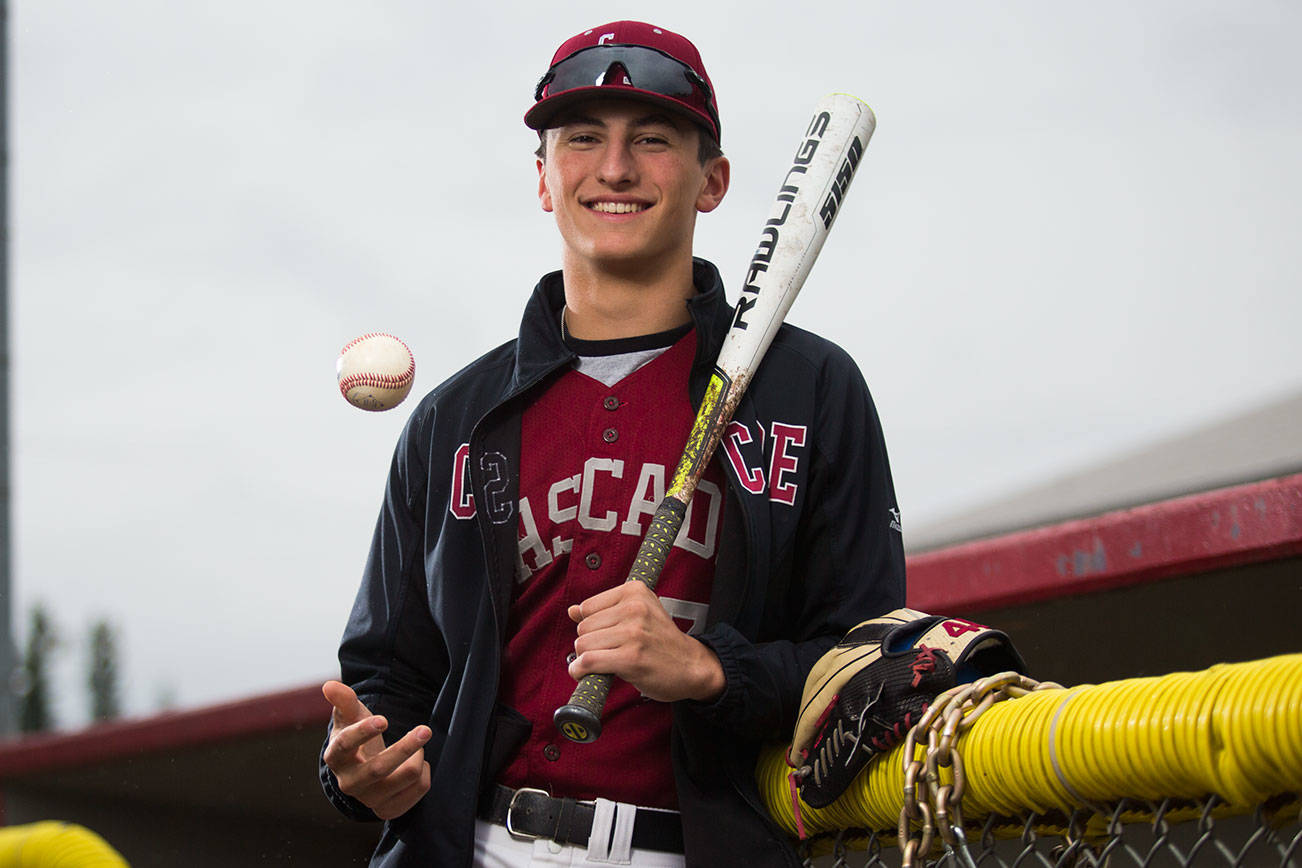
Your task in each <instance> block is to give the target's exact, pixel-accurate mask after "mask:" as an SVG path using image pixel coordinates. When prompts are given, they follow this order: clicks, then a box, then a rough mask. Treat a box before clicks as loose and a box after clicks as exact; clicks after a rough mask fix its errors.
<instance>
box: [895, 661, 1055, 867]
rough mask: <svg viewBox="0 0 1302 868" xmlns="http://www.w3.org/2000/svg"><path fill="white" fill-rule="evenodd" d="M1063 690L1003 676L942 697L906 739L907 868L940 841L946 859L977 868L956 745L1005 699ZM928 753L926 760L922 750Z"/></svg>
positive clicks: (903, 829)
mask: <svg viewBox="0 0 1302 868" xmlns="http://www.w3.org/2000/svg"><path fill="white" fill-rule="evenodd" d="M1047 688H1059V689H1060V688H1061V686H1060V685H1058V684H1055V683H1053V682H1051V681H1045V682H1040V681H1036V680H1035V679H1033V678H1027V677H1026V676H1025V675H1021V674H1019V673H1017V672H1001V673H999V674H998V675H991V676H989V677H987V678H982V679H979V680H977V681H973V682H971V683H970V684H960V685H958V686H957V687H952V688H950V689H949V690H946V691H945V692H944V693H942V694H940V695H939V696H937V697H936V699H935V700H934V701H933V702H932V703H931V705H930V706H929V707H928V708H927V710H926V712H924V713H923V715H922V718H921V719H920V720H919V721H918V722H917V724H916V725H915V726H914V727H913V728H912V729H910V730H909V733H908V735H907V736H906V737H905V739H904V752H903V754H904V757H903V763H904V807H903V809H902V810H901V811H900V823H899V843H900V850H901V852H902V853H903V855H904V861H903V868H914V866H915V865H918V864H919V863H920V862H921V861H922V860H925V859H926V858H927V855H928V854H929V853H930V852H931V848H932V845H933V844H934V843H935V841H936V838H937V836H939V838H940V841H941V845H942V846H943V848H944V850H945V854H946V855H947V856H949V857H950V858H951V861H952V862H953V863H954V864H957V865H958V866H959V868H976V862H975V861H974V860H973V859H972V855H971V853H970V852H969V851H968V843H967V836H966V834H965V833H964V831H963V810H962V801H963V790H964V788H965V786H966V783H967V777H966V776H965V774H964V771H963V758H962V756H960V755H959V752H958V749H957V747H956V745H955V743H956V742H957V741H958V737H959V736H960V735H962V734H963V733H965V732H967V731H968V729H970V728H971V726H972V724H973V723H975V722H976V720H977V718H979V717H980V716H981V715H982V714H984V713H985V711H986V709H988V708H989V707H990V706H992V705H994V704H995V703H996V702H999V701H1001V700H1004V699H1012V698H1015V697H1018V696H1025V695H1026V694H1028V693H1030V692H1031V691H1033V690H1043V689H1047ZM924 739H925V743H926V745H927V749H926V751H925V752H924V754H923V756H922V757H921V758H919V757H918V747H919V745H921V744H922V743H923V742H924ZM943 768H945V769H951V770H952V773H951V776H950V777H951V782H950V783H942V782H941V772H940V770H941V769H943Z"/></svg>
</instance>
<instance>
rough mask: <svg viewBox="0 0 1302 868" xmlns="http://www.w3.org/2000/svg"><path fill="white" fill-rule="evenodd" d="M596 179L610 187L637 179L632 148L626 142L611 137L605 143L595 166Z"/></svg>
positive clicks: (626, 183)
mask: <svg viewBox="0 0 1302 868" xmlns="http://www.w3.org/2000/svg"><path fill="white" fill-rule="evenodd" d="M597 179H598V180H599V181H601V182H602V183H603V184H606V185H608V186H611V187H622V186H627V185H629V184H632V183H633V182H634V181H635V180H636V179H637V167H636V164H635V162H634V160H633V150H632V148H631V147H630V145H629V143H628V142H626V141H625V140H623V139H621V138H617V137H612V138H611V139H610V140H609V141H608V142H607V143H606V147H605V150H604V151H603V152H602V155H601V163H600V165H598V167H597Z"/></svg>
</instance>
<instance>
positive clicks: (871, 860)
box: [802, 796, 1302, 868]
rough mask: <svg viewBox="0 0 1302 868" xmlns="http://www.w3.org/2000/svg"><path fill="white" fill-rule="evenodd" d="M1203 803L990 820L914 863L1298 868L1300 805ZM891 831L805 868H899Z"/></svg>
mask: <svg viewBox="0 0 1302 868" xmlns="http://www.w3.org/2000/svg"><path fill="white" fill-rule="evenodd" d="M1223 809H1224V805H1223V804H1222V803H1221V801H1220V800H1219V799H1218V798H1217V797H1215V796H1211V797H1209V798H1208V799H1206V800H1205V801H1203V802H1201V803H1191V802H1177V801H1174V800H1165V801H1162V802H1160V803H1157V804H1153V803H1148V802H1140V801H1134V800H1122V801H1120V802H1117V803H1116V804H1115V805H1114V806H1113V808H1112V810H1111V812H1110V814H1108V815H1106V816H1104V815H1101V814H1098V813H1095V812H1092V811H1084V810H1082V811H1078V812H1076V813H1075V814H1072V815H1071V816H1070V817H1067V816H1063V815H1058V816H1056V817H1055V816H1051V815H1035V814H1033V815H1028V816H1027V817H1025V818H1024V819H1022V820H1020V821H1018V820H1011V819H1009V818H1006V817H995V816H991V817H989V818H987V820H986V821H985V823H984V825H982V826H981V827H980V828H971V827H969V828H968V829H967V832H966V834H965V835H963V836H955V837H954V842H953V843H948V842H945V841H944V840H943V839H940V838H937V843H936V845H935V846H933V847H932V848H931V849H930V851H929V852H928V853H927V854H926V855H925V856H923V857H922V858H919V859H916V860H915V862H914V864H922V865H925V866H927V868H1192V866H1197V868H1302V820H1300V819H1299V802H1298V800H1297V798H1296V797H1281V798H1278V799H1274V800H1271V801H1269V802H1267V803H1265V804H1263V805H1261V806H1259V807H1258V808H1257V809H1256V810H1255V811H1254V812H1253V813H1252V814H1250V815H1238V816H1226V815H1225V814H1224V813H1223ZM897 840H898V839H897V837H896V835H895V834H894V833H886V832H878V833H873V832H865V831H863V830H843V831H841V832H838V833H835V834H834V835H824V836H820V837H819V838H816V839H813V840H811V841H807V842H805V844H804V845H803V850H802V855H803V856H804V859H805V865H806V868H900V866H901V865H903V864H904V861H905V854H904V853H903V852H901V850H900V849H899V847H898V846H897Z"/></svg>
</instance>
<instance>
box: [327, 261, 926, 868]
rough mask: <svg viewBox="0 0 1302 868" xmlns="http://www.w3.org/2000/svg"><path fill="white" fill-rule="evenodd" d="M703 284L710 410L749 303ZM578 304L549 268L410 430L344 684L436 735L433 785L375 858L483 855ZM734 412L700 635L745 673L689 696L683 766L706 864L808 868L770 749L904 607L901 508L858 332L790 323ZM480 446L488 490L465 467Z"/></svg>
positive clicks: (701, 378)
mask: <svg viewBox="0 0 1302 868" xmlns="http://www.w3.org/2000/svg"><path fill="white" fill-rule="evenodd" d="M694 280H695V282H696V286H697V289H698V294H697V295H696V296H695V297H694V298H692V299H691V300H690V301H688V302H687V305H688V308H689V310H690V312H691V316H692V319H693V321H694V323H695V327H696V329H697V335H698V340H697V357H696V359H695V362H694V365H693V370H692V377H691V384H690V389H691V393H692V394H691V397H692V400H693V404H695V405H699V402H700V399H701V395H702V394H703V393H704V389H705V384H706V382H707V380H708V378H709V374H710V371H711V370H712V367H713V361H714V358H715V356H716V355H717V354H718V350H719V347H720V345H721V344H722V342H723V338H724V335H725V334H726V332H727V329H728V325H729V323H730V321H731V317H732V310H731V308H730V307H729V305H728V303H727V301H726V299H725V298H724V292H723V285H722V282H721V281H720V279H719V275H718V272H717V271H716V270H715V268H714V266H713V265H710V264H709V263H707V262H704V261H703V260H696V261H695V265H694ZM563 304H564V290H563V286H562V281H561V275H560V273H559V272H556V273H553V274H549V275H547V276H546V277H544V278H543V279H542V280H541V281H540V282H539V283H538V286H537V287H536V288H535V290H534V293H533V296H532V297H531V299H530V301H529V303H528V305H527V307H526V310H525V314H524V319H523V321H522V323H521V326H520V334H519V337H518V338H517V339H516V340H514V341H511V342H509V343H507V344H504V345H503V346H501V347H498V348H497V349H495V350H493V351H492V352H490V353H488V354H487V355H485V356H483V357H482V358H480V359H478V360H477V361H475V362H473V363H472V364H470V365H469V366H468V367H466V368H465V369H463V370H462V371H460V372H459V373H457V374H455V375H454V376H453V377H451V378H450V379H449V380H447V381H446V382H445V383H443V384H442V385H440V386H439V387H438V388H436V389H434V390H433V391H432V392H430V393H429V394H428V395H427V396H426V397H425V398H424V400H422V401H421V402H420V404H419V405H418V406H417V407H416V409H415V411H414V412H413V413H412V415H411V418H410V420H409V421H408V423H407V426H406V428H405V430H404V432H403V434H402V437H401V439H400V440H399V442H398V446H397V449H396V452H395V454H394V458H393V464H392V467H391V470H390V473H389V481H388V486H387V490H386V493H385V499H384V505H383V508H382V510H381V513H380V518H379V522H378V523H377V525H376V528H375V536H374V540H373V543H372V547H371V553H370V557H369V559H368V561H367V564H366V569H365V573H364V576H363V579H362V585H361V588H360V590H359V591H358V595H357V600H356V602H355V603H354V606H353V610H352V614H351V616H350V617H349V620H348V625H347V628H346V630H345V632H344V636H343V641H342V643H341V645H340V649H339V661H340V666H341V670H342V672H341V677H342V679H343V681H344V682H345V683H347V684H349V685H351V686H352V687H353V689H354V690H356V691H357V695H358V697H359V698H360V699H361V701H362V702H363V703H365V704H366V706H367V707H368V708H369V709H370V710H371V711H372V712H374V713H376V714H382V715H384V716H386V717H387V718H388V719H389V721H390V725H389V729H388V731H387V732H386V733H385V738H386V740H388V741H390V742H392V741H393V740H396V739H397V738H399V737H401V736H402V735H403V734H405V733H406V732H407V731H409V730H410V729H411V728H412V727H414V726H417V725H419V724H422V723H423V724H427V725H428V726H429V727H430V729H431V730H432V731H433V736H432V738H431V739H430V741H429V742H428V743H427V744H426V746H425V757H426V759H427V760H428V761H429V763H430V767H431V771H432V775H431V780H432V783H431V786H430V791H429V792H428V793H427V794H426V795H425V797H424V798H423V799H422V800H421V802H420V803H419V804H417V805H416V806H415V807H414V808H412V809H411V810H410V811H408V812H407V813H406V814H405V815H403V816H402V817H399V818H398V819H396V820H392V821H389V822H387V823H385V826H384V830H383V833H382V836H381V839H380V843H379V846H378V848H377V850H376V852H375V856H374V857H373V859H372V862H371V864H372V865H373V866H385V868H397V866H417V865H419V866H430V865H439V866H469V865H470V864H471V860H472V854H473V838H474V813H475V805H476V801H477V796H478V793H479V791H480V788H481V785H482V784H484V783H485V781H484V780H483V778H484V776H485V774H486V771H485V769H486V765H487V763H488V761H489V759H488V749H489V747H490V746H491V744H492V740H493V737H494V728H495V723H494V721H495V720H498V719H500V718H499V717H498V716H497V715H496V714H495V711H496V709H495V705H496V702H495V700H496V694H497V687H498V674H499V668H500V665H501V654H502V648H503V645H504V643H505V635H504V630H505V625H506V623H507V611H508V607H509V606H510V602H511V592H512V587H513V574H514V569H515V558H516V551H517V540H518V523H519V518H518V516H517V515H516V503H517V500H518V498H519V493H518V484H519V475H518V469H519V455H520V418H521V414H522V412H523V409H524V407H525V405H526V404H527V401H528V399H529V397H530V396H531V395H533V394H535V392H536V390H538V389H542V388H546V386H547V384H548V382H549V381H550V380H551V379H552V378H554V377H556V376H558V375H559V374H561V373H563V372H564V371H565V370H566V369H568V368H569V366H570V365H571V364H572V363H573V361H574V356H573V354H572V353H571V352H570V351H569V350H568V349H567V348H566V347H565V345H564V343H563V341H562V338H561V333H560V328H559V313H560V310H561V307H562V305H563ZM733 419H734V427H733V429H731V430H734V431H737V432H738V434H737V436H735V437H734V438H732V441H731V442H732V446H733V450H732V452H733V457H732V458H731V459H730V458H729V457H728V455H727V454H726V452H727V450H725V448H723V447H722V446H721V447H720V448H719V450H718V453H717V454H716V456H715V459H714V460H715V461H718V462H720V463H721V464H722V466H723V467H724V471H725V475H726V477H727V481H728V495H727V502H726V505H725V507H724V511H723V512H724V525H723V528H722V530H721V532H720V543H719V550H718V555H717V566H716V570H715V577H714V583H713V587H712V591H711V600H710V609H709V616H708V619H709V620H708V626H707V628H706V629H705V631H704V633H702V634H701V635H700V636H698V638H699V639H700V640H701V641H703V642H705V643H706V644H708V645H709V646H710V648H711V649H712V650H713V651H714V652H715V653H716V654H717V655H718V657H719V661H720V663H721V664H722V666H723V671H724V674H725V676H726V678H727V686H726V687H725V689H724V692H723V694H722V695H721V696H720V697H719V698H718V699H717V700H716V701H714V702H712V703H699V702H693V701H682V702H677V703H674V708H673V721H674V733H673V740H672V753H673V761H674V773H675V780H676V783H677V787H678V796H679V804H680V807H681V809H682V812H683V826H684V839H685V842H686V848H687V861H688V864H689V865H702V866H707V865H708V866H718V865H743V864H744V865H747V866H751V868H758V866H766V865H775V866H776V865H781V866H792V868H794V866H797V865H798V864H799V861H798V860H797V859H796V856H795V854H794V851H793V849H792V848H791V846H790V845H789V843H788V842H787V840H786V839H785V837H784V836H783V834H782V832H781V831H780V830H779V829H778V828H777V827H776V826H775V825H774V824H773V823H772V821H771V820H770V819H769V818H768V816H767V814H765V813H764V810H763V807H762V805H761V802H760V799H759V794H758V790H757V787H756V784H755V778H754V771H755V760H756V757H757V755H758V751H759V749H760V747H761V746H762V745H764V744H768V743H773V742H779V741H781V742H783V743H785V742H786V741H789V740H790V737H791V727H792V726H793V724H794V722H795V717H796V709H797V706H798V703H799V700H800V694H801V688H802V686H803V684H804V679H805V676H806V674H807V673H808V672H809V669H810V668H811V667H812V666H813V664H814V661H815V660H817V659H818V657H819V656H821V655H822V654H823V653H824V652H825V651H827V649H828V648H830V647H831V646H832V644H834V643H835V641H836V640H837V639H838V638H840V636H841V635H843V634H844V633H845V632H846V631H847V630H848V629H849V628H850V627H852V626H854V625H855V624H857V623H858V622H860V621H862V620H865V619H867V618H871V617H874V616H876V615H879V614H881V613H883V612H886V611H888V610H891V609H894V608H897V607H899V606H902V605H904V551H903V545H902V541H901V537H900V533H899V513H898V510H897V508H896V502H895V492H894V487H893V484H892V482H891V475H890V468H889V465H888V463H887V458H886V449H885V442H884V439H883V437H882V430H881V424H880V422H879V420H878V418H877V412H876V409H875V408H874V406H873V402H872V398H871V396H870V395H869V393H868V389H867V387H866V385H865V384H864V381H863V378H862V376H861V375H860V373H859V370H858V368H857V367H856V366H855V364H854V361H853V360H852V359H851V358H850V357H849V355H847V354H846V353H845V352H844V351H843V350H841V349H840V348H839V347H837V346H836V345H834V344H832V343H830V342H828V341H826V340H823V339H822V338H819V337H817V336H815V335H812V334H810V333H808V332H805V331H802V330H800V329H798V328H795V327H793V326H789V325H784V326H783V327H782V329H781V330H780V331H779V332H778V334H777V336H776V338H775V339H774V342H773V345H772V347H771V348H770V349H769V351H768V353H767V355H766V357H765V359H764V361H763V363H762V365H761V367H760V370H759V372H758V374H757V375H756V376H755V378H754V380H753V381H752V383H751V385H750V387H749V389H748V390H747V392H746V394H745V396H744V398H743V399H742V401H741V403H740V406H739V407H738V409H737V412H736V414H735V415H734V417H733ZM775 423H777V424H779V425H780V426H787V427H780V428H779V429H778V430H781V431H783V432H785V433H786V435H787V436H786V440H785V444H784V447H783V448H784V449H785V453H784V455H785V457H786V458H787V459H792V458H794V459H795V461H794V467H793V466H792V461H790V460H784V461H783V462H781V463H780V466H779V467H778V468H776V469H777V470H778V471H779V472H778V473H777V474H776V476H777V477H778V478H777V479H768V478H767V477H768V476H770V475H774V474H773V473H772V472H771V471H773V470H774V468H773V467H771V461H772V451H773V448H774V441H775V439H776V438H774V437H773V436H772V431H773V430H775V429H774V427H773V426H774V424H775ZM738 425H739V426H744V427H745V431H744V432H742V431H740V429H738V428H736V426H738ZM761 426H762V430H763V432H764V433H765V434H766V435H769V436H763V437H761V436H760V432H761ZM747 440H749V442H746V441H747ZM463 444H469V473H468V477H469V478H468V488H467V487H466V485H465V484H459V483H458V481H457V479H456V478H455V477H456V476H457V474H455V473H454V468H455V467H457V466H458V464H457V452H458V449H459V448H460V447H461V446H462V445H463ZM462 479H463V480H464V479H465V477H462ZM775 491H776V492H777V496H774V492H775ZM471 498H473V500H472V499H471ZM788 500H789V501H790V502H787V501H788ZM471 512H473V516H471V515H470V513H471ZM459 516H460V517H459ZM321 778H322V784H323V786H324V788H325V791H326V794H327V795H328V796H329V798H330V800H331V801H332V802H333V803H334V804H335V805H336V806H337V807H338V808H339V809H340V810H341V811H343V812H344V813H345V814H347V815H348V816H350V817H353V818H355V819H371V820H374V819H375V817H374V815H373V814H371V812H370V811H369V810H368V809H367V808H366V807H365V806H363V805H361V804H360V803H358V802H356V801H354V800H353V799H351V798H349V797H348V796H346V795H344V794H343V793H342V792H340V791H339V789H338V786H337V783H336V781H335V780H334V777H333V775H332V774H331V773H330V771H329V769H327V768H325V766H324V764H322V766H321Z"/></svg>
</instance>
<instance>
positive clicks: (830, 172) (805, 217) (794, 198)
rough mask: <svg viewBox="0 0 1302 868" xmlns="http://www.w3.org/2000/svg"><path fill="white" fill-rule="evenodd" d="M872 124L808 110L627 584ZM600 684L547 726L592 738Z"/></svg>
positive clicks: (658, 565)
mask: <svg viewBox="0 0 1302 868" xmlns="http://www.w3.org/2000/svg"><path fill="white" fill-rule="evenodd" d="M876 123H877V120H876V118H875V117H874V116H873V113H872V109H870V108H868V106H867V105H866V104H864V103H863V102H861V101H860V100H858V99H856V98H855V97H852V96H849V95H848V94H831V95H829V96H826V97H824V98H823V99H822V100H820V101H819V103H818V105H817V106H816V107H815V109H814V116H813V119H812V120H810V122H809V125H808V126H807V127H806V129H805V132H804V135H803V136H802V137H801V139H800V144H799V146H798V147H797V149H796V155H795V157H794V158H793V159H792V161H791V167H790V168H789V169H787V173H786V176H785V177H784V178H783V180H782V186H781V187H779V188H778V195H777V198H776V199H775V200H774V202H773V208H772V210H771V211H770V212H769V216H768V219H767V220H766V221H765V223H764V228H763V229H762V230H761V232H760V240H759V245H758V247H757V248H756V250H755V255H754V256H752V257H751V260H750V264H749V265H748V266H747V269H746V279H745V282H744V283H743V285H742V288H741V294H740V297H739V299H738V301H737V308H736V311H735V312H734V314H733V319H732V325H731V326H730V327H729V329H728V334H727V335H726V336H725V337H724V340H723V347H722V348H721V349H720V350H719V357H718V359H717V360H716V361H715V364H714V371H713V373H712V374H711V376H710V381H709V384H708V386H707V387H706V390H705V397H704V399H703V400H702V401H701V407H700V410H699V411H698V412H697V414H696V421H695V422H694V423H693V424H692V431H691V434H689V435H688V438H687V445H686V446H685V447H684V449H683V455H682V458H680V459H679V461H678V467H677V469H676V470H675V471H674V475H673V479H672V480H671V482H670V486H669V489H668V491H666V493H665V496H664V499H663V500H661V501H660V505H659V506H658V507H657V508H656V512H655V515H654V516H652V518H651V526H650V528H649V529H648V530H647V534H646V536H645V537H644V538H643V540H642V544H641V546H640V547H639V549H638V553H637V558H636V559H635V560H634V562H633V566H632V568H631V569H630V570H629V574H628V579H627V581H630V582H643V583H644V584H645V585H646V586H647V587H649V588H651V589H652V590H655V587H656V584H657V582H658V581H659V580H660V572H661V570H663V569H664V565H665V559H666V558H667V557H668V555H669V550H670V548H671V547H672V546H673V544H674V539H675V538H676V537H677V536H678V532H679V530H680V529H681V528H682V524H683V516H684V515H685V514H686V513H687V504H688V502H689V501H690V500H691V499H692V494H693V492H695V491H696V484H697V482H699V481H700V479H701V474H702V473H703V472H704V470H705V467H706V465H707V464H709V461H710V458H711V457H712V456H713V455H714V450H715V448H716V447H717V446H718V445H719V438H720V437H721V436H722V435H723V430H724V429H725V428H726V427H727V426H728V422H729V421H731V420H732V414H733V413H734V412H735V411H736V409H737V404H738V402H739V401H740V400H741V396H742V393H744V392H745V391H746V387H747V386H749V385H750V381H751V378H752V377H753V376H754V374H755V371H756V369H757V368H758V366H759V363H760V360H761V359H762V358H763V357H764V353H765V351H767V350H768V348H769V345H770V344H771V343H772V342H773V337H774V335H776V334H777V331H778V327H779V326H781V325H782V320H783V319H784V318H785V317H786V315H787V311H788V310H790V308H791V303H792V302H793V301H795V299H796V295H797V294H798V293H799V292H800V288H801V287H802V286H803V285H804V282H805V278H806V277H807V276H808V275H809V270H810V269H811V268H812V267H813V265H814V260H815V259H817V258H818V253H819V251H820V250H822V248H823V242H824V241H825V240H826V239H827V233H828V230H830V229H831V228H832V222H833V220H835V219H836V215H837V212H838V211H839V210H840V208H841V202H842V200H843V199H844V198H845V194H846V190H847V189H848V188H849V186H850V181H851V180H852V179H853V178H854V173H855V170H856V169H857V168H858V166H859V160H860V158H862V156H863V151H864V148H865V147H866V146H867V145H868V139H869V138H870V137H871V136H872V133H873V129H874V127H875V126H876ZM610 684H611V676H610V675H601V674H591V675H585V676H584V677H583V678H582V679H581V680H580V681H579V685H578V687H576V688H575V689H574V694H573V695H572V696H571V697H570V701H569V702H568V703H566V704H565V705H562V706H561V707H560V708H558V709H556V713H555V714H554V715H553V716H552V720H553V722H554V723H555V724H556V728H557V729H559V730H560V731H561V733H562V734H564V735H565V737H566V738H568V739H570V740H571V741H576V742H579V743H587V742H591V741H595V740H596V738H597V736H599V735H601V710H602V708H603V707H604V706H605V704H606V696H607V694H609V692H610Z"/></svg>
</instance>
